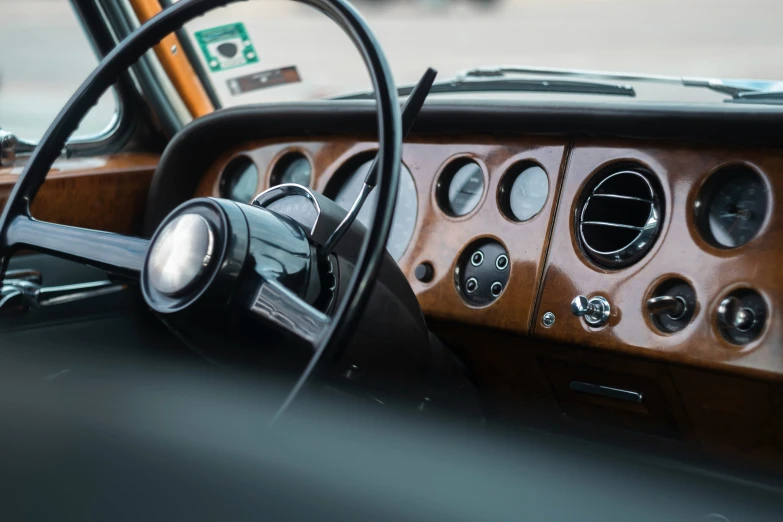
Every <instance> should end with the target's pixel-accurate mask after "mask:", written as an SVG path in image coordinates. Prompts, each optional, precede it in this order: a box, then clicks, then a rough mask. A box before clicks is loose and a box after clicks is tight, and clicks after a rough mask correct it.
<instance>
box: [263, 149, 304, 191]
mask: <svg viewBox="0 0 783 522" xmlns="http://www.w3.org/2000/svg"><path fill="white" fill-rule="evenodd" d="M312 174H313V167H312V165H311V164H310V160H308V159H307V158H306V157H305V156H304V154H300V153H299V152H290V153H288V154H286V155H285V156H283V157H282V158H280V159H279V160H278V161H277V163H276V164H275V168H274V169H273V170H272V183H271V184H272V186H273V187H274V186H277V185H283V184H284V183H296V184H297V185H302V186H303V187H309V186H310V179H311V178H312Z"/></svg>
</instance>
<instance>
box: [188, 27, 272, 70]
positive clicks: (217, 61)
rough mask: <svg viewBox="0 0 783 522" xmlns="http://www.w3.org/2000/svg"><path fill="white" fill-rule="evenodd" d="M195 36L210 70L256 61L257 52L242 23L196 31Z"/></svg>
mask: <svg viewBox="0 0 783 522" xmlns="http://www.w3.org/2000/svg"><path fill="white" fill-rule="evenodd" d="M195 37H196V41H197V42H198V45H199V47H201V52H202V53H204V59H205V60H206V61H207V65H208V66H209V70H210V71H212V72H220V71H225V70H227V69H233V68H235V67H242V66H243V65H250V64H252V63H258V54H257V53H256V50H255V48H254V47H253V42H251V41H250V36H248V34H247V29H245V24H243V23H237V24H228V25H221V26H220V27H213V28H212V29H205V30H203V31H197V32H196V33H195Z"/></svg>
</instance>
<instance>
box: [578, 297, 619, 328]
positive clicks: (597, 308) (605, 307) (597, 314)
mask: <svg viewBox="0 0 783 522" xmlns="http://www.w3.org/2000/svg"><path fill="white" fill-rule="evenodd" d="M571 312H572V313H573V314H574V315H575V316H577V317H584V320H585V322H587V324H589V325H590V326H602V325H604V324H606V323H607V322H608V321H609V314H610V312H611V306H609V301H607V300H606V298H605V297H601V296H596V297H593V298H591V299H588V298H587V297H585V296H583V295H578V296H576V297H575V298H574V300H573V301H571Z"/></svg>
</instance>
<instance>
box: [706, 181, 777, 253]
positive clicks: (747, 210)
mask: <svg viewBox="0 0 783 522" xmlns="http://www.w3.org/2000/svg"><path fill="white" fill-rule="evenodd" d="M768 202H769V194H768V193H767V185H766V184H765V183H764V180H762V179H761V176H759V174H758V173H756V172H755V171H752V170H750V169H748V168H743V167H737V168H731V169H727V170H724V171H721V172H718V173H716V174H715V175H714V176H713V177H712V178H711V179H710V180H709V181H708V182H707V184H706V185H705V188H704V190H703V196H702V197H701V198H700V199H699V202H698V204H697V209H696V212H697V217H698V219H699V227H700V229H701V232H702V234H703V235H704V237H705V239H707V241H709V242H710V243H711V244H713V245H714V246H717V247H719V248H736V247H739V246H742V245H744V244H745V243H747V242H748V241H750V240H751V239H753V238H754V237H756V235H757V234H758V232H759V230H760V229H761V226H762V224H763V223H764V219H765V218H766V215H767V206H768Z"/></svg>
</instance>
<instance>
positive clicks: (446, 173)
mask: <svg viewBox="0 0 783 522" xmlns="http://www.w3.org/2000/svg"><path fill="white" fill-rule="evenodd" d="M469 163H474V164H475V165H476V166H478V168H479V170H480V171H481V176H482V183H483V185H482V187H481V196H480V197H479V199H478V202H476V206H475V207H473V208H472V209H470V210H469V211H468V212H466V213H464V214H456V213H455V212H454V211H453V210H452V207H451V201H449V187H450V186H451V182H452V181H453V180H454V176H455V175H456V174H457V172H458V171H459V170H460V169H461V168H462V167H464V166H465V165H467V164H469ZM436 180H437V181H436V183H435V201H436V202H437V204H438V208H440V210H441V211H442V212H443V213H444V214H445V215H446V216H448V217H450V218H452V219H466V218H468V217H469V216H472V215H473V214H475V213H476V212H478V210H479V209H480V208H481V207H482V205H483V203H484V200H485V199H486V197H487V193H488V192H489V176H488V175H487V169H486V167H485V166H484V165H483V164H482V163H481V162H480V161H479V160H478V158H475V157H473V156H470V155H460V156H454V157H451V158H449V159H448V160H446V161H445V162H444V163H443V167H441V169H440V171H439V172H438V174H437V176H436Z"/></svg>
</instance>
